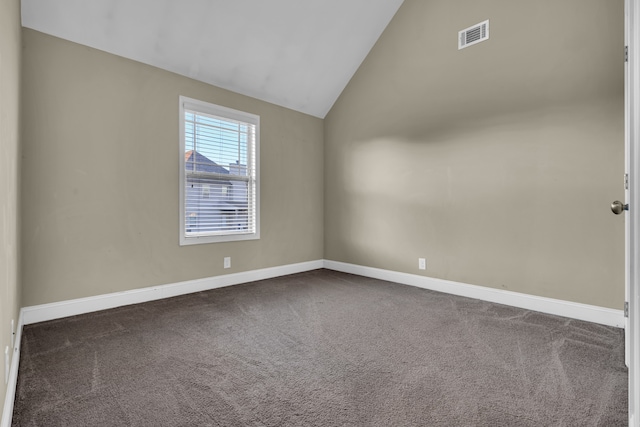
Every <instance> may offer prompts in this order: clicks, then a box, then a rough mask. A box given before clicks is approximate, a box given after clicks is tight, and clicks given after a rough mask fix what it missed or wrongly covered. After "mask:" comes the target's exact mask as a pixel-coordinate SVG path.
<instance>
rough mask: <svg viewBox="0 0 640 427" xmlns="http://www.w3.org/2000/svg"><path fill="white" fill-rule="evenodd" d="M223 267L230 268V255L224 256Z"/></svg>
mask: <svg viewBox="0 0 640 427" xmlns="http://www.w3.org/2000/svg"><path fill="white" fill-rule="evenodd" d="M224 268H231V257H230V256H226V257H224Z"/></svg>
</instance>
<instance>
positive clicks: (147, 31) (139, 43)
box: [22, 0, 403, 118]
mask: <svg viewBox="0 0 640 427" xmlns="http://www.w3.org/2000/svg"><path fill="white" fill-rule="evenodd" d="M402 2H403V0H181V1H178V0H22V25H23V26H24V27H27V28H32V29H34V30H37V31H41V32H43V33H47V34H51V35H53V36H56V37H60V38H63V39H66V40H70V41H73V42H76V43H80V44H83V45H86V46H90V47H93V48H96V49H100V50H103V51H106V52H110V53H113V54H115V55H119V56H123V57H125V58H130V59H133V60H136V61H139V62H143V63H145V64H149V65H153V66H156V67H159V68H163V69H165V70H169V71H172V72H175V73H178V74H182V75H184V76H187V77H191V78H193V79H196V80H200V81H203V82H206V83H210V84H212V85H215V86H219V87H222V88H225V89H229V90H231V91H234V92H238V93H241V94H244V95H249V96H252V97H254V98H258V99H262V100H264V101H268V102H272V103H274V104H278V105H282V106H284V107H288V108H291V109H294V110H297V111H301V112H303V113H307V114H311V115H313V116H316V117H320V118H324V116H325V115H326V114H327V113H328V112H329V110H330V109H331V106H332V105H333V103H334V102H335V101H336V99H337V98H338V96H339V95H340V93H341V92H342V90H343V89H344V87H345V86H346V85H347V83H348V82H349V80H350V79H351V77H352V76H353V74H354V73H355V71H356V70H357V69H358V67H359V66H360V64H361V63H362V61H363V60H364V58H365V57H366V56H367V54H368V53H369V51H370V50H371V48H372V47H373V45H374V44H375V42H376V41H377V40H378V37H379V36H380V34H382V31H383V30H384V29H385V27H386V26H387V24H388V23H389V21H390V20H391V18H392V17H393V15H394V14H395V13H396V11H397V10H398V8H399V7H400V5H401V4H402Z"/></svg>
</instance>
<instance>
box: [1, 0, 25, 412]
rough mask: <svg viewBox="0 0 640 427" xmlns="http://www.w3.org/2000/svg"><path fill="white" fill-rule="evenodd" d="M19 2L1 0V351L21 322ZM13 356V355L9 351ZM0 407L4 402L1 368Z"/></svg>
mask: <svg viewBox="0 0 640 427" xmlns="http://www.w3.org/2000/svg"><path fill="white" fill-rule="evenodd" d="M20 35H21V33H20V0H0V351H1V354H2V356H0V357H1V359H0V360H2V366H4V350H5V348H6V347H7V346H8V347H11V326H10V325H11V320H15V323H16V326H17V323H18V309H19V298H20V295H19V294H20V289H19V286H18V281H19V278H18V276H19V274H18V271H19V269H18V262H19V261H18V252H19V238H18V211H19V209H18V186H19V183H18V175H19V172H18V164H19V160H18V153H19V143H18V140H19V137H20V135H19V134H20V132H19V129H20V124H19V120H20V117H19V111H20V100H19V94H20ZM10 353H12V352H10ZM1 372H2V374H0V375H1V376H0V378H2V382H1V383H0V384H2V387H0V405H1V404H3V403H4V397H5V392H6V387H5V386H4V369H2V371H1Z"/></svg>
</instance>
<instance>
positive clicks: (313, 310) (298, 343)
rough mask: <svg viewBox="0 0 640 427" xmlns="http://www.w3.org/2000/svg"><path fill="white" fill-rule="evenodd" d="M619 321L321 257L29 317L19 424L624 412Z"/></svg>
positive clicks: (271, 422)
mask: <svg viewBox="0 0 640 427" xmlns="http://www.w3.org/2000/svg"><path fill="white" fill-rule="evenodd" d="M623 341H624V340H623V333H622V331H621V330H619V329H615V328H609V327H605V326H600V325H596V324H592V323H587V322H581V321H575V320H569V319H565V318H561V317H555V316H550V315H545V314H540V313H536V312H531V311H526V310H521V309H516V308H511V307H507V306H502V305H497V304H491V303H486V302H481V301H477V300H472V299H467V298H461V297H456V296H451V295H446V294H441V293H437V292H431V291H426V290H423V289H418V288H413V287H409V286H404V285H397V284H393V283H389V282H383V281H379V280H374V279H368V278H363V277H359V276H353V275H348V274H342V273H337V272H332V271H327V270H316V271H312V272H308V273H302V274H296V275H292V276H286V277H282V278H278V279H271V280H264V281H260V282H255V283H250V284H245V285H239V286H234V287H229V288H223V289H218V290H213V291H208V292H201V293H197V294H192V295H186V296H181V297H176V298H172V299H167V300H162V301H156V302H150V303H145V304H140V305H135V306H128V307H122V308H118V309H113V310H107V311H102V312H98V313H93V314H88V315H82V316H76V317H71V318H67V319H62V320H56V321H50V322H45V323H40V324H35V325H30V326H26V327H25V328H24V332H23V339H22V349H21V351H22V358H21V362H20V370H19V378H18V388H17V392H16V402H15V409H14V414H13V425H14V426H581V427H584V426H622V425H627V370H626V368H625V367H624V349H623V346H624V342H623Z"/></svg>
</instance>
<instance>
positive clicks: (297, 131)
mask: <svg viewBox="0 0 640 427" xmlns="http://www.w3.org/2000/svg"><path fill="white" fill-rule="evenodd" d="M23 44H24V51H23V99H22V102H23V118H24V120H23V168H22V206H23V221H22V242H23V257H22V261H23V262H22V267H23V269H22V271H23V300H22V303H23V305H24V306H30V305H34V304H41V303H48V302H53V301H60V300H67V299H72V298H78V297H85V296H91V295H98V294H104V293H109V292H115V291H124V290H130V289H136V288H142V287H146V286H152V285H161V284H167V283H175V282H179V281H184V280H189V279H197V278H203V277H210V276H216V275H220V274H227V273H235V272H240V271H245V270H253V269H259V268H265V267H272V266H279V265H285V264H291V263H298V262H304V261H309V260H317V259H321V258H322V256H323V237H322V236H323V233H324V231H323V219H322V218H323V178H322V176H323V160H322V159H323V124H322V120H320V119H318V118H314V117H311V116H307V115H304V114H300V113H297V112H294V111H291V110H287V109H285V108H281V107H278V106H275V105H272V104H268V103H265V102H261V101H258V100H255V99H252V98H248V97H245V96H241V95H238V94H235V93H231V92H228V91H225V90H222V89H219V88H215V87H212V86H210V85H207V84H204V83H200V82H196V81H194V80H190V79H188V78H185V77H181V76H178V75H176V74H172V73H169V72H166V71H162V70H160V69H157V68H153V67H150V66H146V65H143V64H141V63H137V62H134V61H130V60H127V59H123V58H121V57H117V56H114V55H111V54H107V53H104V52H101V51H97V50H94V49H91V48H88V47H84V46H80V45H77V44H74V43H70V42H67V41H64V40H61V39H57V38H54V37H51V36H47V35H44V34H42V33H38V32H35V31H32V30H28V29H24V30H23ZM179 95H185V96H188V97H191V98H196V99H200V100H204V101H208V102H212V103H216V104H219V105H223V106H225V107H229V108H234V109H238V110H243V111H246V112H249V113H253V114H258V115H260V116H261V199H262V203H261V239H260V240H258V241H247V242H235V243H218V244H208V245H193V246H184V247H181V246H179V234H178V224H179V220H178V214H179V212H178V210H179V208H178V196H179V194H178V156H179V149H178V96H179ZM225 256H230V257H231V258H232V268H231V269H230V270H223V268H222V267H223V257H225Z"/></svg>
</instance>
